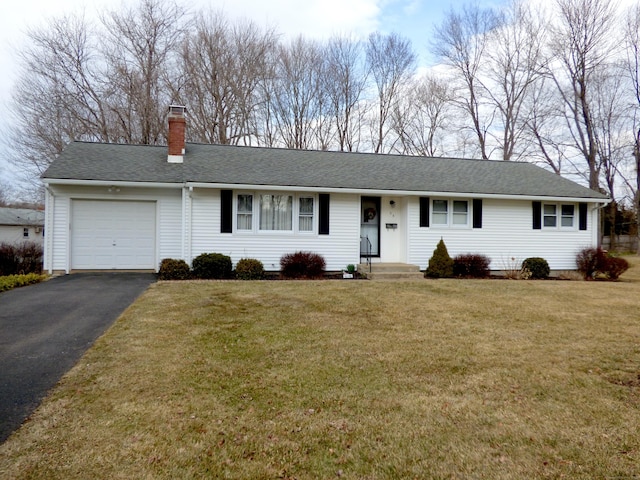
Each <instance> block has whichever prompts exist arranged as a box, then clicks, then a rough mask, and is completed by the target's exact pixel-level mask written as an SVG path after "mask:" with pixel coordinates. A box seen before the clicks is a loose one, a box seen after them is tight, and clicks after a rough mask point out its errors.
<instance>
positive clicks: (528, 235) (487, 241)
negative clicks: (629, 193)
mask: <svg viewBox="0 0 640 480" xmlns="http://www.w3.org/2000/svg"><path fill="white" fill-rule="evenodd" d="M592 207H593V206H592V205H589V212H590V213H589V216H588V222H587V225H588V228H587V230H584V231H583V230H578V229H577V228H546V229H545V228H543V229H542V230H533V229H532V227H531V214H532V212H531V201H530V200H522V201H519V200H497V199H484V200H483V211H482V215H483V218H482V228H478V229H456V228H451V229H448V230H443V229H442V228H420V227H419V215H420V209H419V200H418V198H417V197H416V198H411V199H410V200H409V209H408V215H409V218H408V225H409V229H410V231H409V235H408V254H407V261H408V262H409V263H412V264H416V265H420V267H421V268H423V269H424V268H426V266H427V263H428V261H429V258H431V255H432V254H433V250H434V249H435V248H436V245H437V243H438V241H439V240H440V238H442V239H443V240H444V242H445V244H446V246H447V249H448V251H449V255H451V257H454V256H455V255H459V254H464V253H480V254H483V255H487V256H488V257H489V258H490V259H491V267H490V268H491V269H492V270H503V269H504V268H505V267H506V266H507V265H508V264H510V263H512V259H514V260H513V261H518V262H521V261H522V260H524V259H525V258H527V257H543V258H545V259H546V260H547V261H548V262H549V266H550V267H551V269H552V270H574V269H575V268H576V266H575V256H576V253H577V252H578V251H579V250H580V249H581V248H584V247H587V246H594V245H595V242H596V239H595V236H596V235H595V231H594V225H597V213H594V212H595V210H593V209H592ZM575 212H577V208H575V209H574V213H575ZM432 218H433V217H432ZM576 223H577V220H575V216H574V227H575V225H576Z"/></svg>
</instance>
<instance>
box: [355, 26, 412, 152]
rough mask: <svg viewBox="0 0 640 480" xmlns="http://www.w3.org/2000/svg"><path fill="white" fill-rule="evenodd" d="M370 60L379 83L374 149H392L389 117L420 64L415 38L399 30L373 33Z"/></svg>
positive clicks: (369, 43)
mask: <svg viewBox="0 0 640 480" xmlns="http://www.w3.org/2000/svg"><path fill="white" fill-rule="evenodd" d="M366 54H367V63H368V66H369V70H370V72H371V75H372V77H373V80H374V83H375V89H376V93H377V111H376V115H375V127H374V129H373V136H372V137H373V138H372V143H373V149H374V151H375V152H376V153H382V152H384V151H389V150H390V148H389V147H385V140H386V138H387V135H388V133H389V131H390V130H391V126H390V124H389V123H390V122H389V121H388V120H389V118H390V116H391V112H392V111H393V109H394V106H395V104H396V102H398V100H399V98H400V91H401V89H402V87H403V86H404V85H406V84H407V83H408V80H409V79H410V78H411V76H412V75H413V73H414V72H415V68H416V55H415V53H414V52H413V50H412V48H411V42H410V41H409V40H407V39H405V38H403V37H401V36H400V35H397V34H395V33H392V34H389V35H383V34H381V33H378V32H374V33H372V34H371V35H369V41H368V43H367V48H366Z"/></svg>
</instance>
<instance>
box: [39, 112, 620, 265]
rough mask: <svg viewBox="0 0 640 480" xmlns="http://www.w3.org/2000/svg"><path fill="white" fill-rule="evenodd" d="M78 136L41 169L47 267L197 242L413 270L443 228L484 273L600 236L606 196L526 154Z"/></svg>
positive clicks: (236, 254) (137, 257)
mask: <svg viewBox="0 0 640 480" xmlns="http://www.w3.org/2000/svg"><path fill="white" fill-rule="evenodd" d="M184 131H185V118H184V108H183V107H171V109H170V114H169V146H168V149H167V147H161V146H143V145H118V144H104V143H85V142H74V143H72V144H70V145H69V146H68V147H67V148H66V149H65V150H64V152H63V153H62V154H61V155H60V157H59V158H57V159H56V160H55V161H54V162H53V163H52V164H51V166H50V167H49V169H48V170H47V171H46V172H45V173H44V175H43V181H44V183H45V186H46V220H45V230H46V232H47V235H46V238H45V260H44V262H45V263H44V265H45V270H47V271H48V272H66V273H69V272H72V271H80V270H151V271H157V269H158V267H159V264H160V262H161V260H162V259H163V258H177V259H184V260H185V261H187V263H191V261H192V259H193V258H194V257H196V256H197V255H199V254H200V253H203V252H217V253H223V254H225V255H229V256H230V257H231V259H232V261H233V262H234V264H235V263H236V262H237V261H238V260H240V259H241V258H257V259H259V260H261V261H262V262H263V264H264V266H265V269H266V270H271V271H277V270H279V268H280V265H279V262H280V258H281V256H282V255H283V254H286V253H293V252H295V251H300V250H302V251H312V252H315V253H319V254H321V255H323V256H324V258H325V260H326V263H327V270H330V271H339V270H341V269H343V268H345V267H346V265H348V264H357V263H360V261H361V260H362V259H363V257H369V258H371V259H372V261H373V262H389V263H408V264H414V265H419V266H420V268H421V269H424V268H426V265H427V263H428V261H429V258H430V257H431V255H432V253H433V250H434V248H435V246H436V244H437V242H438V241H439V240H440V239H441V238H442V239H444V241H445V244H446V245H447V248H448V250H449V253H450V254H451V256H454V255H457V254H462V253H480V254H484V255H487V256H488V257H489V258H490V259H491V269H492V270H503V269H505V268H506V267H508V266H510V265H511V264H512V263H513V262H514V260H515V261H521V260H523V259H525V258H527V257H532V256H536V257H543V258H545V259H546V260H547V261H548V262H549V265H550V267H551V269H552V270H571V269H575V256H576V253H577V252H578V251H579V250H581V249H582V248H584V247H591V246H596V245H597V243H598V225H599V223H598V210H599V209H600V208H601V207H602V206H603V205H605V204H606V203H608V201H609V200H608V198H607V197H606V196H604V195H602V194H601V193H599V192H596V191H593V190H590V189H588V188H586V187H583V186H581V185H579V184H577V183H575V182H572V181H570V180H568V179H565V178H563V177H561V176H558V175H556V174H553V173H551V172H549V171H546V170H544V169H542V168H540V167H537V166H535V165H532V164H530V163H524V162H505V161H489V160H464V159H453V158H424V157H408V156H401V155H376V154H369V153H344V152H329V151H303V150H288V149H277V148H258V147H242V146H229V145H204V144H194V143H186V144H185V136H184Z"/></svg>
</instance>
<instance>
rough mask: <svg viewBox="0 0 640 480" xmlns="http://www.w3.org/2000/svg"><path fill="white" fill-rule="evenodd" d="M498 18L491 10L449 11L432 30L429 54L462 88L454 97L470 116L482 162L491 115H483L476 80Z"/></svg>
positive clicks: (474, 7) (478, 85)
mask: <svg viewBox="0 0 640 480" xmlns="http://www.w3.org/2000/svg"><path fill="white" fill-rule="evenodd" d="M499 25H500V18H499V16H498V15H496V13H495V12H494V11H493V10H491V9H481V8H480V7H478V6H470V5H466V6H464V7H463V8H462V11H461V12H460V13H457V12H455V11H453V10H451V11H450V12H449V13H448V14H447V16H446V18H445V19H444V21H443V22H442V24H441V25H440V26H438V27H437V28H436V29H435V33H434V37H433V43H432V50H433V52H434V53H435V54H436V55H438V56H439V57H440V58H442V60H443V61H444V62H445V63H446V64H447V65H448V66H449V67H451V68H452V69H453V71H454V72H455V78H456V79H458V81H459V82H460V84H461V92H460V94H459V95H457V98H458V100H457V102H458V104H459V105H460V107H461V108H462V109H463V110H464V111H465V112H466V113H467V114H468V115H469V118H470V120H471V123H472V129H473V132H474V134H475V136H476V137H477V141H478V148H479V151H480V155H481V156H482V158H483V159H487V158H489V156H488V153H487V132H488V130H489V128H490V127H491V124H492V122H493V111H491V110H490V111H489V112H483V111H482V107H481V103H482V97H483V95H485V92H484V88H483V86H482V83H481V81H480V79H479V70H480V67H481V65H482V63H483V61H485V59H486V49H487V46H488V44H489V39H490V36H491V32H492V30H493V29H495V28H497V27H498V26H499Z"/></svg>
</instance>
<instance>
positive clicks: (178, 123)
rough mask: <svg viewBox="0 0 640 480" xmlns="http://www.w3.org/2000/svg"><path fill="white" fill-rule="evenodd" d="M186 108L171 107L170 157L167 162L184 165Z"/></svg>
mask: <svg viewBox="0 0 640 480" xmlns="http://www.w3.org/2000/svg"><path fill="white" fill-rule="evenodd" d="M186 111H187V108H186V107H183V106H180V105H171V106H169V139H168V140H169V156H168V157H167V162H169V163H182V161H183V159H184V133H185V126H186V120H185V118H184V114H185V112H186Z"/></svg>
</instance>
